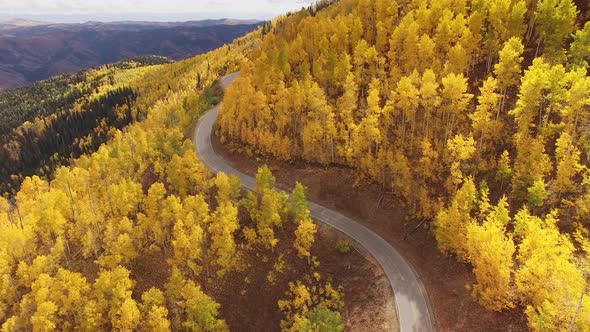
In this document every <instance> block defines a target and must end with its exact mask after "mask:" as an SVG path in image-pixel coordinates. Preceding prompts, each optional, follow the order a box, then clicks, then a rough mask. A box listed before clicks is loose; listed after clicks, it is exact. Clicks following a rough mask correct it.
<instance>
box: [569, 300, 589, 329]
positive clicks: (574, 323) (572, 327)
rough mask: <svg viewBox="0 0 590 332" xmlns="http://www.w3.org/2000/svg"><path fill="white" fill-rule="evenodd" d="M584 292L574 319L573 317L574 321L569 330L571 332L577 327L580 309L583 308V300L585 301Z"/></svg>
mask: <svg viewBox="0 0 590 332" xmlns="http://www.w3.org/2000/svg"><path fill="white" fill-rule="evenodd" d="M585 290H586V289H583V290H582V294H580V300H579V301H578V307H577V308H576V312H575V313H574V317H572V321H571V322H570V327H569V329H568V331H569V332H572V331H573V330H574V328H575V327H576V319H577V318H578V314H579V313H580V309H581V308H582V300H584V291H585Z"/></svg>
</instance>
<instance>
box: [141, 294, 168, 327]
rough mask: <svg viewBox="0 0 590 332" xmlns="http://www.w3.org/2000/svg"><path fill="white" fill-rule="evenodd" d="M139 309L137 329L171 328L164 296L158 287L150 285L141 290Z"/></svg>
mask: <svg viewBox="0 0 590 332" xmlns="http://www.w3.org/2000/svg"><path fill="white" fill-rule="evenodd" d="M139 310H140V313H141V322H140V325H139V329H140V330H141V331H148V332H167V331H170V330H171V328H170V321H169V320H168V309H167V308H166V298H165V297H164V293H162V291H161V290H159V289H158V288H154V287H152V288H150V289H149V290H147V291H145V292H143V294H142V295H141V304H140V305H139Z"/></svg>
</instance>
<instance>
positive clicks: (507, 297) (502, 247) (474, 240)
mask: <svg viewBox="0 0 590 332" xmlns="http://www.w3.org/2000/svg"><path fill="white" fill-rule="evenodd" d="M509 222H510V216H509V211H508V203H507V202H506V198H505V197H503V198H502V199H501V200H500V202H498V205H497V206H496V207H495V208H494V209H493V210H492V212H491V213H490V214H489V215H488V216H487V218H486V219H485V221H484V222H483V224H482V225H479V224H477V223H470V224H469V225H468V226H467V244H466V246H467V255H468V260H469V262H471V264H473V272H474V273H475V277H476V279H477V283H476V284H475V285H473V290H472V294H473V296H474V297H476V298H477V299H478V300H479V302H480V303H481V304H482V305H483V306H484V307H486V308H488V309H491V310H495V311H501V310H504V309H507V308H513V307H514V302H513V297H514V294H512V280H511V273H512V266H513V255H514V252H515V251H516V248H515V245H514V242H513V240H512V236H511V235H507V234H506V226H507V225H508V223H509Z"/></svg>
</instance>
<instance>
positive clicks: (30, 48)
mask: <svg viewBox="0 0 590 332" xmlns="http://www.w3.org/2000/svg"><path fill="white" fill-rule="evenodd" d="M261 24H262V22H260V21H255V20H232V19H221V20H204V21H189V22H142V21H123V22H109V23H105V22H86V23H81V24H56V23H46V22H38V21H31V20H19V19H16V20H10V21H5V22H0V90H2V89H11V88H15V87H19V86H22V85H26V84H28V83H31V82H34V81H38V80H43V79H46V78H49V77H52V76H55V75H59V74H64V73H72V72H76V71H78V70H81V69H84V68H89V67H95V66H99V65H102V64H107V63H114V62H118V61H120V60H123V59H127V58H131V57H134V56H138V55H148V54H149V55H161V56H165V57H168V58H170V59H173V60H180V59H184V58H187V57H190V56H194V55H197V54H200V53H204V52H208V51H210V50H212V49H215V48H217V47H219V46H221V45H223V44H226V43H229V42H231V41H232V40H233V39H235V38H237V37H240V36H242V35H245V34H246V33H248V32H250V31H252V30H254V29H256V28H257V27H258V26H260V25H261Z"/></svg>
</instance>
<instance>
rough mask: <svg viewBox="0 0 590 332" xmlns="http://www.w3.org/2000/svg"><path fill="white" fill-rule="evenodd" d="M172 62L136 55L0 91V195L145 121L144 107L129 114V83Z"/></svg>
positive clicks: (132, 91)
mask: <svg viewBox="0 0 590 332" xmlns="http://www.w3.org/2000/svg"><path fill="white" fill-rule="evenodd" d="M170 62H171V61H170V60H168V59H166V58H162V57H155V56H149V57H137V58H133V59H131V60H127V61H123V62H121V63H118V64H114V65H107V66H103V67H100V68H96V69H90V70H85V71H82V72H79V73H77V74H73V75H64V76H59V77H56V78H52V79H50V80H47V81H43V82H39V83H35V84H32V85H30V86H27V87H24V88H20V89H15V90H12V91H6V92H3V93H0V163H1V164H2V165H3V167H2V169H1V170H0V180H1V181H2V184H1V185H0V192H7V191H13V190H15V189H18V187H19V185H20V183H21V182H22V180H23V178H24V177H26V176H31V175H33V174H37V175H51V174H52V173H53V171H54V170H55V168H56V167H58V166H60V165H63V164H67V163H68V162H70V161H71V160H73V159H75V158H77V157H79V156H81V155H82V154H85V153H92V152H94V151H96V150H97V149H98V147H99V146H100V145H101V144H103V143H105V142H106V141H107V140H108V139H110V138H111V137H112V136H113V134H114V130H116V129H122V128H123V127H125V126H127V125H128V124H130V123H132V122H134V121H136V120H141V119H142V118H144V117H145V114H146V111H147V109H144V110H143V111H142V110H140V109H138V108H135V109H134V110H133V104H134V103H135V101H136V99H137V97H138V92H139V90H138V88H137V87H132V82H133V81H137V80H139V79H140V78H141V77H143V76H144V75H146V74H147V73H149V72H150V71H153V70H155V69H157V68H158V65H161V64H166V63H170ZM140 98H141V97H140Z"/></svg>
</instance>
